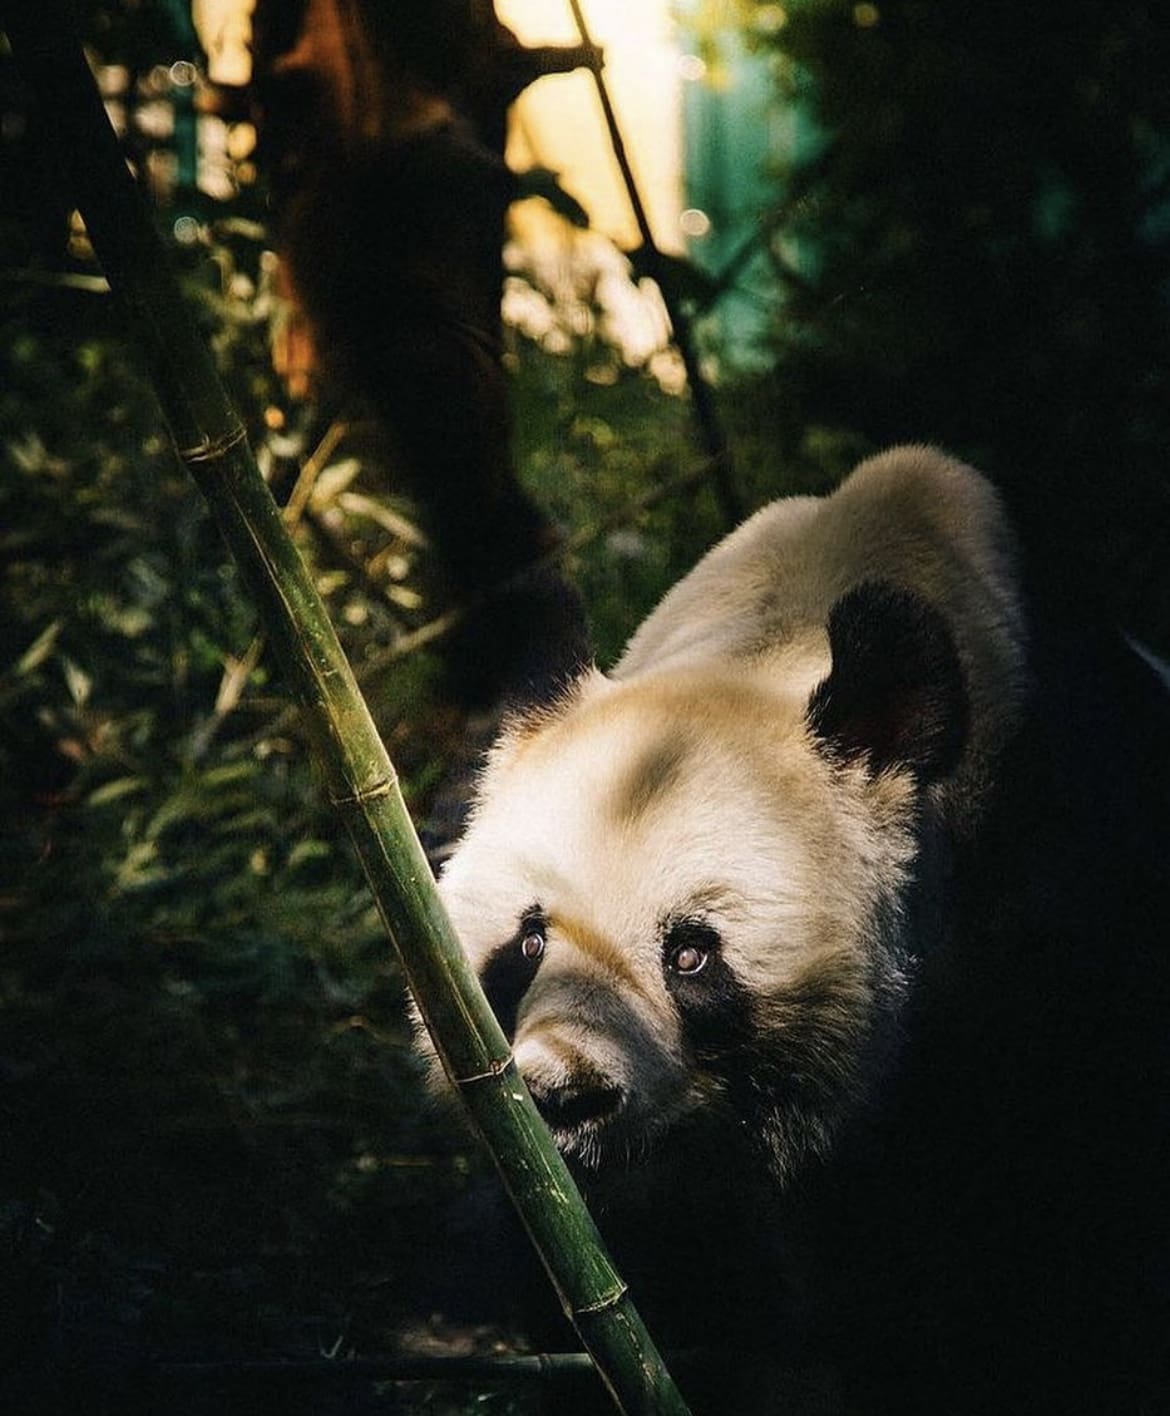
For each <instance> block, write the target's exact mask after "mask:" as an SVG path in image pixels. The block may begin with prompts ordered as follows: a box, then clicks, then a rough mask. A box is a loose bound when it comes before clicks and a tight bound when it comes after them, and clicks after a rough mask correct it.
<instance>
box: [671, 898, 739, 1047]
mask: <svg viewBox="0 0 1170 1416" xmlns="http://www.w3.org/2000/svg"><path fill="white" fill-rule="evenodd" d="M662 972H663V976H664V979H665V982H666V991H667V993H668V994H669V995H670V997H671V998H672V999H673V1000H674V1005H675V1007H676V1008H677V1009H678V1017H679V1022H680V1024H681V1026H682V1034H683V1038H684V1040H685V1041H686V1043H687V1045H688V1047H690V1048H691V1050H692V1054H693V1056H694V1058H695V1061H696V1062H697V1063H698V1064H699V1065H700V1066H701V1067H708V1068H710V1069H711V1070H713V1071H717V1070H723V1069H724V1068H725V1066H726V1064H727V1063H728V1062H729V1061H731V1060H733V1059H734V1058H735V1057H736V1056H737V1055H738V1054H739V1052H740V1050H741V1049H742V1048H744V1047H745V1046H746V1045H747V1044H748V1043H749V1041H750V1039H751V1036H752V1032H753V1021H752V1002H751V997H750V995H749V993H748V991H747V989H746V988H745V986H744V985H743V984H742V983H741V982H740V981H739V979H738V978H737V977H736V976H735V972H734V970H733V969H732V968H731V966H730V965H729V964H728V962H727V960H726V959H725V958H724V956H723V940H722V939H721V938H720V935H719V931H718V930H717V929H715V928H714V926H712V925H710V924H708V923H707V922H706V921H705V920H702V919H680V920H675V921H673V922H672V923H670V924H668V925H667V927H666V929H665V930H664V932H663V936H662Z"/></svg>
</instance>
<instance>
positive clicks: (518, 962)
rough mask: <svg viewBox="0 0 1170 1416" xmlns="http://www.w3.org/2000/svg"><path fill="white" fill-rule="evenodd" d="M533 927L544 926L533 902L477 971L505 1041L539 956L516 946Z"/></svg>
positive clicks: (535, 970) (538, 966)
mask: <svg viewBox="0 0 1170 1416" xmlns="http://www.w3.org/2000/svg"><path fill="white" fill-rule="evenodd" d="M533 929H538V930H540V931H541V932H543V929H544V919H543V916H542V915H541V913H540V908H539V906H536V905H534V906H533V907H532V908H531V909H529V910H526V911H525V912H524V914H523V916H522V917H521V920H520V924H519V926H518V928H517V930H516V933H515V934H514V935H513V936H512V938H511V939H509V940H508V942H507V943H506V944H501V945H500V947H499V948H498V949H496V950H495V951H494V952H493V953H492V954H491V955H490V957H489V958H488V961H487V963H486V964H485V965H484V966H483V968H482V970H481V971H480V979H479V981H480V984H481V985H482V987H483V991H484V994H485V996H486V997H487V1001H488V1003H489V1004H490V1005H491V1010H492V1012H493V1013H494V1014H495V1015H496V1021H497V1022H498V1023H499V1025H500V1027H501V1028H503V1030H504V1035H505V1036H506V1037H507V1039H508V1041H509V1042H511V1040H512V1037H513V1034H514V1033H515V1031H516V1012H517V1010H518V1009H519V1007H520V1001H521V999H522V998H523V997H524V995H525V994H526V993H527V992H528V990H529V988H530V987H531V985H532V980H533V979H534V978H535V977H536V972H537V970H538V969H539V968H540V965H541V958H543V956H540V957H538V958H535V959H530V958H528V957H527V956H526V955H525V954H524V952H523V950H522V949H521V947H520V945H521V941H522V940H523V939H524V936H525V935H526V934H528V933H529V932H531V931H532V930H533Z"/></svg>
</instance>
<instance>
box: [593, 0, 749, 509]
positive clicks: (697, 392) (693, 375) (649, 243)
mask: <svg viewBox="0 0 1170 1416" xmlns="http://www.w3.org/2000/svg"><path fill="white" fill-rule="evenodd" d="M569 9H570V10H571V11H572V14H573V23H574V24H575V25H576V26H577V33H578V34H579V35H580V36H581V43H582V44H585V45H588V46H589V47H590V48H596V46H595V45H594V43H593V37H592V35H591V34H590V32H589V26H588V23H587V22H586V19H585V12H584V10H583V9H582V8H581V0H569ZM591 72H592V74H593V83H594V86H595V88H596V89H597V98H598V101H599V102H600V104H601V113H602V116H603V118H604V119H605V126H606V129H607V131H608V132H609V141H610V146H611V147H612V148H613V155H614V158H615V159H616V161H617V165H618V171H619V172H620V173H621V177H622V182H623V184H624V185H625V189H626V195H627V197H628V198H629V202H630V209H631V210H632V211H633V213H634V220H635V222H636V223H637V226H638V234H639V236H640V237H641V238H642V250H641V256H642V259H643V262H644V264H645V267H646V269H647V270H648V271H649V273H650V276H651V278H652V279H653V280H654V282H655V283H656V284H657V286H658V289H659V290H660V291H661V293H662V303H663V304H664V305H665V306H666V314H667V317H668V318H669V320H670V326H671V333H672V336H673V338H674V344H675V348H676V349H677V350H678V352H679V357H680V358H681V359H682V361H683V368H684V369H685V370H686V374H687V383H688V384H689V385H690V390H691V404H692V406H693V408H694V410H695V421H696V422H697V423H698V425H699V434H700V436H701V438H702V440H703V451H704V452H706V454H707V456H708V457H710V458H711V461H712V464H713V481H714V486H715V493H716V495H717V497H718V498H719V508H720V510H721V511H722V513H723V515H724V517H725V519H726V520H727V522H728V524H729V525H732V526H734V525H735V523H736V522H737V521H739V520H740V518H741V517H742V516H743V504H742V502H741V501H740V497H739V493H738V492H737V491H736V489H735V486H734V483H733V482H732V477H731V449H730V448H729V447H728V445H727V438H726V437H725V436H724V432H723V424H722V423H721V422H720V420H719V413H718V410H717V409H716V407H715V395H714V394H713V393H712V391H711V385H710V384H709V383H708V382H707V379H706V376H705V375H704V373H703V369H702V366H701V365H700V363H699V353H698V350H697V349H696V348H695V341H694V336H693V334H692V331H691V322H690V320H689V319H688V318H687V314H686V311H685V310H684V309H683V308H682V306H681V305H680V304H679V302H678V301H677V300H676V299H675V298H674V295H673V293H672V290H671V284H670V280H669V278H668V275H667V272H666V270H665V265H666V262H665V261H664V259H663V256H662V252H661V251H660V250H659V249H658V243H657V242H656V241H655V239H654V232H653V230H652V229H651V227H650V218H649V216H648V215H647V214H646V206H645V203H644V202H643V201H642V193H641V191H640V190H639V188H638V180H637V178H636V177H635V176H634V169H633V168H632V167H631V166H630V159H629V155H628V154H627V152H626V144H625V140H624V139H623V137H622V130H621V126H620V124H619V123H618V120H617V113H616V112H615V111H614V106H613V100H612V99H611V98H610V96H609V86H608V85H607V84H606V82H605V75H604V74H603V73H602V72H601V69H600V68H594V69H593V70H592V71H591Z"/></svg>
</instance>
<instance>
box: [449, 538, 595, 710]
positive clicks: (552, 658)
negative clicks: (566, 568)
mask: <svg viewBox="0 0 1170 1416" xmlns="http://www.w3.org/2000/svg"><path fill="white" fill-rule="evenodd" d="M487 608H488V609H490V612H491V613H490V615H485V616H484V618H483V621H482V622H481V623H480V624H478V625H475V626H473V629H474V631H475V638H476V643H475V645H474V649H473V652H474V653H476V654H477V655H480V656H482V655H483V654H484V653H485V652H489V653H491V654H492V655H493V656H494V659H495V663H494V668H495V674H494V689H495V694H496V700H497V702H498V703H499V704H502V705H503V707H504V708H505V709H506V710H507V711H508V712H510V713H512V714H521V715H522V714H523V713H524V712H526V711H531V710H532V709H539V708H542V707H544V706H545V705H547V704H550V703H555V702H556V701H557V700H558V699H559V698H560V697H561V695H562V694H563V693H564V691H565V689H566V688H567V687H568V685H569V684H571V683H572V682H573V680H574V679H576V678H577V677H578V676H579V675H580V674H581V673H582V672H583V671H584V670H585V669H587V668H588V667H589V665H590V664H591V663H592V662H593V646H592V643H591V640H590V635H589V625H588V622H587V620H586V618H585V608H584V605H583V604H582V602H581V596H580V595H579V594H578V592H577V590H576V589H575V588H574V587H573V586H572V585H570V584H569V583H568V581H566V580H565V579H563V577H562V576H561V575H560V573H559V572H558V571H557V570H556V569H555V568H553V567H548V566H543V567H537V568H534V569H533V570H531V571H528V572H526V573H525V574H523V575H518V576H516V577H515V578H514V579H513V580H512V581H511V582H510V583H509V584H508V586H507V587H506V588H505V589H503V590H501V591H498V592H497V593H496V594H495V595H493V596H492V598H491V599H490V600H489V601H488V602H487ZM493 631H494V633H493Z"/></svg>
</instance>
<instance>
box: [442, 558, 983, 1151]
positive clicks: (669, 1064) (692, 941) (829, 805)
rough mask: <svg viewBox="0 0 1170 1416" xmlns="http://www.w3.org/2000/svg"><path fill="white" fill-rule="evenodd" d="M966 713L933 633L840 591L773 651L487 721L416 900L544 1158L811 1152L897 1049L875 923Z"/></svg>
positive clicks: (899, 596)
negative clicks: (441, 862)
mask: <svg viewBox="0 0 1170 1416" xmlns="http://www.w3.org/2000/svg"><path fill="white" fill-rule="evenodd" d="M965 705H966V698H965V694H964V689H963V682H962V676H961V673H960V670H959V665H958V660H957V657H956V654H955V651H954V648H953V646H952V643H951V639H950V636H949V634H948V632H947V630H946V628H945V625H944V623H943V621H942V620H941V618H940V617H939V616H938V615H937V614H936V613H935V612H934V611H933V610H931V609H930V607H929V606H928V605H927V604H926V603H925V602H924V601H922V600H920V599H918V598H916V597H915V596H913V595H911V594H908V593H905V592H902V591H899V590H895V589H893V588H890V587H888V586H884V585H875V584H868V585H862V586H860V587H858V588H856V589H854V590H852V591H851V592H850V593H848V594H847V595H845V596H844V597H843V598H842V599H841V600H839V601H838V603H837V604H836V605H835V606H834V608H833V610H832V613H831V615H830V617H829V621H828V624H827V625H826V626H823V627H820V628H818V629H817V630H816V631H815V632H813V633H810V634H809V635H807V636H806V637H805V638H804V639H803V640H802V641H800V642H799V643H793V644H788V645H786V646H784V648H783V650H781V651H777V653H775V654H762V655H757V656H755V657H753V658H751V659H740V660H731V659H729V660H727V661H722V662H720V661H713V662H711V663H709V664H705V665H701V666H693V665H692V666H688V667H684V668H676V669H673V670H666V671H662V672H658V673H655V672H646V673H641V674H639V675H637V676H636V677H633V678H630V679H624V680H616V681H615V680H613V679H610V678H606V677H605V676H603V675H601V674H600V673H597V672H596V671H590V672H588V673H586V674H585V675H583V676H582V677H581V678H579V679H578V680H577V681H576V683H575V684H574V686H573V687H572V688H571V690H570V691H569V692H568V693H567V694H566V695H565V696H564V697H563V698H562V699H561V701H560V702H559V703H557V704H556V705H554V706H552V707H549V708H544V709H542V710H540V711H538V712H536V713H533V714H529V715H528V716H526V717H523V718H520V719H518V720H516V721H515V722H513V723H512V725H511V726H510V727H509V729H508V730H507V731H506V732H505V734H504V736H503V738H502V740H501V742H500V743H499V744H498V746H497V748H496V749H495V751H494V753H493V756H492V759H491V761H490V762H489V765H488V768H487V771H486V773H485V776H484V780H483V782H482V785H481V791H480V796H479V800H478V803H477V806H476V809H475V812H474V815H473V818H472V822H471V825H470V827H469V830H468V832H467V835H466V836H465V838H464V840H463V842H462V843H461V844H460V846H459V848H458V849H457V850H456V852H455V854H454V855H453V857H452V859H451V860H450V862H449V863H448V866H447V868H446V870H445V872H444V875H443V879H442V882H441V890H442V894H443V897H444V900H445V903H446V906H447V908H448V910H449V912H450V915H451V917H452V920H453V922H454V924H455V927H456V930H457V931H458V933H459V935H460V937H461V938H462V940H463V943H464V946H465V948H466V949H467V951H468V953H469V955H470V957H471V959H472V962H473V964H474V965H475V967H476V969H477V972H478V974H479V977H480V979H481V981H482V984H483V987H484V990H485V992H486V994H487V997H488V999H489V1001H490V1003H491V1005H492V1007H493V1009H494V1011H495V1012H496V1015H497V1017H498V1018H499V1021H500V1023H501V1025H502V1026H503V1028H504V1031H505V1033H506V1034H507V1035H508V1037H509V1039H510V1040H511V1043H512V1046H513V1050H514V1055H515V1059H516V1062H517V1065H518V1067H519V1069H520V1072H521V1074H522V1075H523V1076H524V1078H525V1080H526V1082H527V1083H528V1086H529V1088H530V1089H531V1091H532V1093H533V1096H534V1099H535V1101H536V1104H537V1106H538V1107H539V1109H540V1110H541V1112H542V1114H543V1115H544V1117H545V1119H546V1120H547V1122H548V1124H549V1126H550V1127H551V1129H552V1131H553V1134H554V1136H555V1138H556V1140H557V1143H558V1145H559V1146H560V1148H561V1149H562V1150H563V1151H564V1153H565V1154H566V1155H567V1156H568V1157H569V1158H570V1159H572V1160H575V1161H576V1162H578V1163H579V1164H580V1166H581V1167H583V1168H585V1169H589V1168H599V1167H609V1166H611V1165H615V1164H619V1165H620V1164H628V1163H631V1162H633V1161H637V1160H638V1159H640V1158H641V1157H643V1156H644V1155H646V1154H647V1153H648V1152H649V1151H650V1150H652V1149H653V1148H654V1147H655V1146H656V1145H657V1144H658V1143H659V1142H660V1141H661V1140H662V1139H663V1138H664V1137H665V1136H667V1135H668V1134H669V1133H670V1132H672V1131H675V1130H676V1129H678V1128H684V1129H685V1128H687V1127H694V1126H696V1125H698V1126H708V1125H709V1126H711V1127H715V1128H718V1127H721V1126H724V1127H731V1128H738V1130H739V1131H740V1132H741V1133H742V1131H743V1128H744V1127H749V1128H751V1131H752V1132H753V1134H754V1135H756V1136H758V1138H759V1140H760V1141H761V1142H762V1143H763V1144H764V1146H765V1147H766V1150H767V1153H768V1155H769V1156H770V1158H771V1162H772V1164H773V1167H774V1169H775V1170H776V1172H777V1173H778V1174H779V1175H781V1176H787V1175H788V1174H790V1173H791V1171H792V1169H793V1168H794V1167H795V1166H797V1165H798V1164H799V1163H800V1161H801V1160H802V1158H804V1157H806V1156H808V1155H810V1154H818V1153H822V1152H823V1151H824V1150H825V1149H826V1148H827V1146H828V1145H829V1144H830V1142H831V1140H832V1137H833V1135H834V1133H835V1131H836V1129H837V1128H838V1126H839V1124H840V1122H841V1121H842V1119H843V1118H844V1117H845V1116H847V1115H848V1114H849V1113H850V1112H851V1111H852V1110H853V1109H854V1108H855V1107H856V1106H857V1105H858V1103H859V1102H860V1101H861V1100H862V1099H863V1098H864V1096H865V1093H866V1089H867V1077H868V1075H869V1074H870V1073H871V1071H872V1070H873V1067H874V1066H875V1065H876V1063H877V1059H879V1058H880V1057H881V1056H882V1055H883V1054H884V1053H885V1052H886V1051H887V1050H888V1047H889V1043H890V1041H891V1039H892V1037H893V1035H894V1033H895V1032H896V1021H897V1017H898V1012H899V1007H900V1002H901V999H902V997H903V995H904V992H905V986H906V981H907V968H908V952H907V947H906V940H905V939H904V938H903V937H902V928H901V926H900V924H899V907H900V900H901V896H902V892H903V888H904V885H905V883H906V881H907V879H908V876H909V874H910V872H911V871H912V867H913V860H914V856H915V850H916V840H917V837H918V833H919V831H920V829H921V826H922V822H923V819H924V817H925V816H926V815H928V814H929V810H930V796H931V791H932V787H933V784H935V783H939V782H942V781H943V780H944V779H945V778H946V776H947V774H948V773H950V772H951V770H952V769H953V768H954V766H955V764H956V762H957V760H958V758H959V756H960V755H961V751H962V746H963V739H964V730H965V718H966V706H965Z"/></svg>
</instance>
